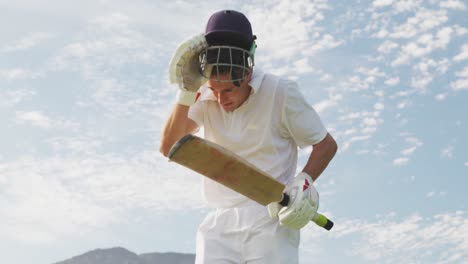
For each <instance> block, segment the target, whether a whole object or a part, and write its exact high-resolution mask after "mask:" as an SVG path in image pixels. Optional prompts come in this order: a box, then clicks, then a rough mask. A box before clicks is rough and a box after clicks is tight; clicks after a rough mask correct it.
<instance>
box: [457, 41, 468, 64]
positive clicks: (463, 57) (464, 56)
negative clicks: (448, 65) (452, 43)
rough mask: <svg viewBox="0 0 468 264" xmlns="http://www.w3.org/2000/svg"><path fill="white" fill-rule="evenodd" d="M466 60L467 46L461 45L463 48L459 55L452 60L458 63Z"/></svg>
mask: <svg viewBox="0 0 468 264" xmlns="http://www.w3.org/2000/svg"><path fill="white" fill-rule="evenodd" d="M466 59H468V44H463V46H462V47H461V49H460V53H458V54H457V55H456V56H455V57H453V60H454V61H456V62H460V61H463V60H466Z"/></svg>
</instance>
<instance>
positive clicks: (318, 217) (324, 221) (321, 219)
mask: <svg viewBox="0 0 468 264" xmlns="http://www.w3.org/2000/svg"><path fill="white" fill-rule="evenodd" d="M289 201H290V198H289V195H288V194H287V193H283V199H281V201H280V202H279V204H280V205H282V206H288V204H289ZM311 221H312V222H314V223H315V224H317V225H318V226H320V227H323V228H325V229H326V230H329V231H330V230H331V229H332V227H333V225H334V224H333V222H332V221H331V220H330V219H328V218H327V217H326V216H324V215H323V214H319V213H316V214H315V216H314V217H313V218H312V219H311Z"/></svg>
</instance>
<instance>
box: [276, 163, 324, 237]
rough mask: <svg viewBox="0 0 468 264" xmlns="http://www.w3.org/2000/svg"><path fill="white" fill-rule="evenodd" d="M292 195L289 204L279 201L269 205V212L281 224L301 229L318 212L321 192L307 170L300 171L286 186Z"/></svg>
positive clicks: (287, 191)
mask: <svg viewBox="0 0 468 264" xmlns="http://www.w3.org/2000/svg"><path fill="white" fill-rule="evenodd" d="M286 193H287V194H288V195H289V196H290V201H289V205H288V206H287V207H282V206H281V205H280V204H278V203H271V204H269V205H268V212H269V213H270V216H271V217H272V218H274V219H279V222H280V224H281V225H284V226H287V227H290V228H292V229H297V230H298V229H301V228H302V227H304V226H305V225H306V224H307V223H309V222H310V220H312V219H313V218H314V217H315V215H316V214H317V209H318V207H319V194H318V192H317V190H315V187H314V186H313V180H312V178H311V177H310V176H309V175H308V174H307V173H305V172H301V173H299V174H298V175H297V176H296V177H295V178H294V181H293V182H292V183H291V184H290V185H288V186H287V187H286Z"/></svg>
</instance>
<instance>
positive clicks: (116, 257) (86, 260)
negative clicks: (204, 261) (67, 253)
mask: <svg viewBox="0 0 468 264" xmlns="http://www.w3.org/2000/svg"><path fill="white" fill-rule="evenodd" d="M194 262H195V254H182V253H146V254H141V255H137V254H135V253H133V252H131V251H129V250H127V249H125V248H121V247H116V248H109V249H96V250H92V251H89V252H87V253H84V254H83V255H79V256H76V257H73V258H71V259H67V260H64V261H60V262H56V263H55V264H193V263H194Z"/></svg>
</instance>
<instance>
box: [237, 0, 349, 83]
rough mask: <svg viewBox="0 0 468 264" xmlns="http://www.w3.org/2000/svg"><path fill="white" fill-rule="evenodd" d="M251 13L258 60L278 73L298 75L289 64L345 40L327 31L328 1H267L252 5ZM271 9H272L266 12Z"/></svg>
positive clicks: (248, 14) (264, 66)
mask: <svg viewBox="0 0 468 264" xmlns="http://www.w3.org/2000/svg"><path fill="white" fill-rule="evenodd" d="M246 9H247V10H248V12H246V15H247V17H249V18H250V20H251V23H252V27H253V29H254V32H255V34H256V35H257V36H259V38H258V40H257V43H258V46H259V49H258V50H257V52H258V53H257V54H258V55H259V56H258V57H257V63H258V65H263V68H264V69H266V70H270V71H273V72H275V73H282V74H290V75H294V74H295V73H294V69H291V68H288V67H287V66H286V67H284V68H282V69H280V70H278V67H277V65H290V64H291V63H294V62H295V61H298V60H301V59H303V58H304V57H310V56H313V55H314V54H316V53H317V52H319V51H323V50H328V49H332V48H334V47H337V46H338V45H340V44H341V43H342V41H341V40H338V39H336V37H335V36H333V35H331V34H330V33H323V30H322V27H321V26H320V23H321V22H322V21H323V20H324V19H325V17H324V16H323V14H322V12H323V11H324V10H327V9H329V6H328V4H327V3H326V2H325V1H315V2H310V1H305V0H300V1H295V2H294V4H291V3H290V2H289V1H287V0H278V1H271V2H268V3H267V4H262V5H260V6H258V5H249V6H247V7H246ZM266 9H268V10H269V12H265V10H266Z"/></svg>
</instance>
